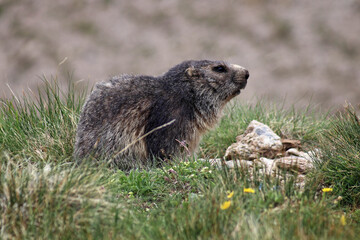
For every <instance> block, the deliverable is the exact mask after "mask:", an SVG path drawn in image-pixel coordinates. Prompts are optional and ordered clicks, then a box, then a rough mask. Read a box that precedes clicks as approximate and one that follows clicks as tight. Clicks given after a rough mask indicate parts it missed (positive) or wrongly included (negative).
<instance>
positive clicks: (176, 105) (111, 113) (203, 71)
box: [74, 60, 249, 168]
mask: <svg viewBox="0 0 360 240" xmlns="http://www.w3.org/2000/svg"><path fill="white" fill-rule="evenodd" d="M248 77H249V73H248V71H247V70H246V69H244V68H242V67H240V66H238V65H232V64H228V63H225V62H222V61H209V60H201V61H185V62H183V63H181V64H179V65H176V66H175V67H173V68H171V69H170V70H169V71H168V72H167V73H165V74H163V75H161V76H158V77H151V76H131V75H122V76H120V77H117V78H113V79H110V80H109V81H104V82H100V83H98V84H97V85H96V86H95V89H94V90H93V92H92V93H91V94H90V96H89V98H88V99H87V101H86V103H85V105H84V107H83V110H82V113H81V116H80V121H79V125H78V130H77V136H76V144H75V151H74V156H75V157H76V158H77V159H82V158H84V157H87V156H89V155H93V156H95V157H99V156H103V157H105V158H107V159H112V160H113V161H114V162H115V164H116V165H118V166H119V167H121V168H131V167H134V166H136V165H137V164H139V163H140V164H144V163H146V162H149V161H150V160H151V159H153V158H157V159H168V158H171V157H175V156H179V155H183V154H184V152H186V151H184V147H182V145H184V144H186V145H187V148H188V150H189V151H190V152H191V153H193V152H194V151H195V150H196V148H197V146H198V143H199V141H200V139H201V135H203V134H204V133H205V132H206V131H207V130H208V129H210V128H212V127H213V126H214V125H215V124H216V123H217V121H218V119H219V118H220V116H221V112H222V109H223V107H224V106H225V104H226V103H227V102H228V101H229V100H230V99H232V98H233V97H235V96H236V95H238V94H239V93H240V90H241V89H243V88H244V87H245V86H246V82H247V79H248ZM172 120H175V121H174V123H173V124H170V125H168V126H165V127H163V128H160V129H158V130H156V131H154V132H152V133H151V134H148V135H146V137H143V138H141V137H142V136H144V134H147V133H149V132H151V131H152V130H153V129H155V128H158V127H159V126H162V125H164V124H167V123H169V122H171V121H172ZM140 138H141V139H140ZM180 143H183V144H180ZM124 149H125V150H124Z"/></svg>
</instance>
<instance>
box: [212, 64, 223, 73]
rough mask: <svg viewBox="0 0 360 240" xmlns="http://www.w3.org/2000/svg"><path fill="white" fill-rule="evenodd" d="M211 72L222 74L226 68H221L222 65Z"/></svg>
mask: <svg viewBox="0 0 360 240" xmlns="http://www.w3.org/2000/svg"><path fill="white" fill-rule="evenodd" d="M212 70H213V71H214V72H218V73H224V72H226V67H225V66H223V65H219V66H215V67H213V68H212Z"/></svg>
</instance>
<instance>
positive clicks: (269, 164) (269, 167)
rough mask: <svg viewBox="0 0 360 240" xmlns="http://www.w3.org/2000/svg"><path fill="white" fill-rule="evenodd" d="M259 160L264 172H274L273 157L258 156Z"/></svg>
mask: <svg viewBox="0 0 360 240" xmlns="http://www.w3.org/2000/svg"><path fill="white" fill-rule="evenodd" d="M260 162H261V163H262V164H263V166H264V167H265V173H266V174H267V175H273V174H274V173H275V170H276V165H275V161H274V159H269V158H264V157H262V158H260Z"/></svg>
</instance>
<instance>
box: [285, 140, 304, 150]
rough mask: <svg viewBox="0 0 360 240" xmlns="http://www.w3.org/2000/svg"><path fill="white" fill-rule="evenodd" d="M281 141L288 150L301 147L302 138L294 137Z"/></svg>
mask: <svg viewBox="0 0 360 240" xmlns="http://www.w3.org/2000/svg"><path fill="white" fill-rule="evenodd" d="M281 143H282V144H283V147H284V149H285V150H288V149H290V148H299V147H300V145H301V142H300V140H294V139H281Z"/></svg>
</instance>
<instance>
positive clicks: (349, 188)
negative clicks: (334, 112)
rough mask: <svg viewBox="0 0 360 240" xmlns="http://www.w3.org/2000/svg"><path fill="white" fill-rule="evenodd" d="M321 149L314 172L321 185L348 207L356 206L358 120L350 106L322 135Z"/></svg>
mask: <svg viewBox="0 0 360 240" xmlns="http://www.w3.org/2000/svg"><path fill="white" fill-rule="evenodd" d="M319 146H320V147H321V149H322V152H321V154H320V155H321V156H319V158H321V159H323V160H325V161H318V162H317V165H318V169H319V172H320V174H321V175H322V180H323V183H324V184H325V185H329V186H332V187H333V188H334V189H335V192H336V194H338V195H341V196H342V197H344V200H343V201H344V202H346V203H347V204H350V205H355V206H359V205H360V118H359V116H357V114H356V111H355V109H354V108H352V107H347V108H346V109H345V111H344V113H340V114H339V115H338V116H337V117H336V118H335V119H334V120H333V121H332V123H331V128H330V129H329V130H328V131H326V132H325V133H324V134H323V135H322V139H321V141H320V143H319Z"/></svg>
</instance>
